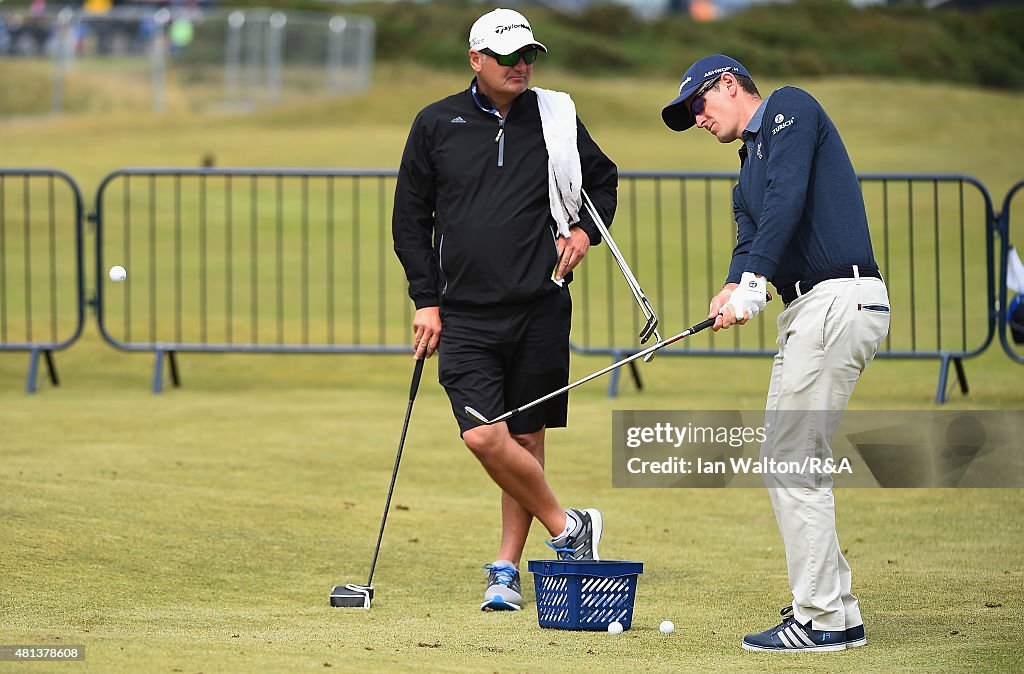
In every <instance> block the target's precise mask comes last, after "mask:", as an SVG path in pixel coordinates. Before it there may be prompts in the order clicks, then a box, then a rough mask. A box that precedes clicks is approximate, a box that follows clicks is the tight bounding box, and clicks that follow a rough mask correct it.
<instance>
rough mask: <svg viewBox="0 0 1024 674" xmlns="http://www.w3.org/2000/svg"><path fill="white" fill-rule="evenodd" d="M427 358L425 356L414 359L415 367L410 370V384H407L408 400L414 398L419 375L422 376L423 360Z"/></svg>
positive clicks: (417, 388) (418, 385)
mask: <svg viewBox="0 0 1024 674" xmlns="http://www.w3.org/2000/svg"><path fill="white" fill-rule="evenodd" d="M426 359H427V357H426V356H423V357H422V358H419V359H417V360H416V367H415V369H413V371H412V384H410V385H409V400H414V399H415V398H416V391H418V390H419V388H420V377H422V376H423V362H424V361H425V360H426Z"/></svg>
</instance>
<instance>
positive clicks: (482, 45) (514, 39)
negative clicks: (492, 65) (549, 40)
mask: <svg viewBox="0 0 1024 674" xmlns="http://www.w3.org/2000/svg"><path fill="white" fill-rule="evenodd" d="M523 47H537V48H538V49H540V50H541V51H544V52H546V51H547V47H545V46H544V45H542V44H541V43H540V42H537V40H536V39H534V37H533V29H532V28H531V27H530V22H529V21H527V20H526V17H525V16H523V15H522V14H520V13H519V12H517V11H515V10H512V9H495V10H493V11H491V12H488V13H486V14H484V15H483V16H481V17H480V18H479V19H477V20H476V23H474V24H473V27H472V28H470V30H469V48H470V49H472V50H473V51H480V50H481V49H490V50H491V51H493V52H494V53H495V54H512V53H514V52H517V51H519V50H520V49H522V48H523Z"/></svg>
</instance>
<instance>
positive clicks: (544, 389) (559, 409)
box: [437, 288, 572, 435]
mask: <svg viewBox="0 0 1024 674" xmlns="http://www.w3.org/2000/svg"><path fill="white" fill-rule="evenodd" d="M571 323H572V300H571V299H570V298H569V289H568V288H561V289H560V290H558V291H557V292H553V293H550V294H548V295H545V296H544V297H542V298H540V299H539V300H537V301H536V302H533V303H532V304H524V305H518V306H500V307H484V308H476V307H472V308H469V307H457V308H452V307H443V308H442V309H441V342H440V346H439V348H438V358H439V361H438V366H437V367H438V379H439V380H440V382H441V385H442V386H444V388H445V391H446V392H447V393H448V398H449V400H451V403H452V411H453V412H454V413H455V419H456V420H457V421H458V422H459V431H460V432H459V435H461V434H462V433H463V432H465V431H468V430H469V429H471V428H474V427H476V426H479V425H480V423H479V422H478V421H474V420H473V419H471V418H470V417H468V416H467V415H466V411H465V409H464V408H465V407H466V406H467V405H469V406H470V407H472V408H474V409H476V410H477V411H478V412H480V413H481V414H483V415H484V416H485V417H487V418H488V419H493V418H494V417H496V416H498V415H500V414H504V413H505V412H507V411H509V410H511V409H515V408H516V407H520V406H521V405H525V404H526V403H529V402H533V401H534V400H536V399H538V398H541V397H543V396H545V395H547V394H548V393H551V392H552V391H556V390H558V389H560V388H562V387H563V386H565V385H566V384H567V383H568V382H569V328H570V326H571ZM568 406H569V395H568V393H565V394H563V395H560V396H557V397H555V398H552V399H551V400H549V401H547V402H545V403H542V404H540V405H537V406H536V407H531V408H530V409H528V410H526V411H524V412H521V413H519V414H516V415H514V416H512V417H510V418H509V419H508V421H507V423H508V429H509V431H510V432H511V433H533V432H535V431H539V430H540V429H541V428H545V427H547V428H560V427H563V426H565V422H566V415H567V411H568Z"/></svg>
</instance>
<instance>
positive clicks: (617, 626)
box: [608, 620, 622, 634]
mask: <svg viewBox="0 0 1024 674" xmlns="http://www.w3.org/2000/svg"><path fill="white" fill-rule="evenodd" d="M608 634H622V623H620V622H619V621H618V620H616V621H615V622H610V623H608Z"/></svg>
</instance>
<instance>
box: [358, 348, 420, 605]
mask: <svg viewBox="0 0 1024 674" xmlns="http://www.w3.org/2000/svg"><path fill="white" fill-rule="evenodd" d="M426 359H427V358H426V356H424V357H423V358H420V359H418V360H417V361H416V367H415V368H414V369H413V371H412V384H411V385H410V386H409V406H408V407H407V408H406V409H405V421H404V422H402V437H401V439H400V440H399V441H398V454H397V455H396V456H395V468H394V470H393V471H391V486H390V487H388V500H387V501H385V503H384V516H383V517H381V520H380V533H378V534H377V547H376V548H375V549H374V551H373V562H371V563H370V578H369V579H368V580H367V581H366V585H367V587H371V586H372V585H373V570H374V569H375V568H376V567H377V555H378V554H380V542H381V540H382V539H383V538H384V525H385V524H387V521H388V510H389V509H390V508H391V494H393V493H394V491H395V480H396V479H397V478H398V464H399V463H401V461H402V447H404V446H405V434H406V433H407V432H408V430H409V419H410V418H412V403H413V401H414V400H416V391H418V390H419V388H420V377H421V376H422V375H423V362H424V361H425V360H426Z"/></svg>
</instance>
